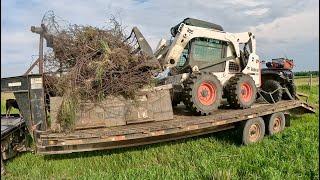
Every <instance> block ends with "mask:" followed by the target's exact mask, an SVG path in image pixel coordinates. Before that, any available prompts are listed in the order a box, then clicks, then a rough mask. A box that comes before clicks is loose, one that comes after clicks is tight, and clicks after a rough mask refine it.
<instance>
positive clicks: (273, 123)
mask: <svg viewBox="0 0 320 180" xmlns="http://www.w3.org/2000/svg"><path fill="white" fill-rule="evenodd" d="M265 122H266V131H267V134H268V135H274V134H276V133H279V132H281V131H283V130H284V127H285V125H286V118H285V116H284V114H283V113H282V112H277V113H274V114H272V115H269V116H267V117H266V120H265Z"/></svg>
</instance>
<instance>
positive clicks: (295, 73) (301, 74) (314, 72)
mask: <svg viewBox="0 0 320 180" xmlns="http://www.w3.org/2000/svg"><path fill="white" fill-rule="evenodd" d="M310 74H312V76H319V71H299V72H294V75H295V76H310Z"/></svg>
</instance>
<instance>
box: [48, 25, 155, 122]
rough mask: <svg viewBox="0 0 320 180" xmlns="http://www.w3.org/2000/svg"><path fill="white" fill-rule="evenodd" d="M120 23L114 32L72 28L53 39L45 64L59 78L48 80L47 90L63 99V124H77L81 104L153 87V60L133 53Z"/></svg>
mask: <svg viewBox="0 0 320 180" xmlns="http://www.w3.org/2000/svg"><path fill="white" fill-rule="evenodd" d="M125 38H126V36H125V35H124V33H123V29H122V28H121V26H120V25H119V23H117V22H116V21H113V26H112V28H110V29H99V28H96V27H91V26H78V25H72V26H69V27H68V28H67V29H63V30H61V31H60V32H59V33H57V34H56V35H55V36H54V38H53V48H52V52H51V53H49V54H46V56H45V65H46V67H45V68H46V69H47V71H49V72H53V71H54V72H56V74H59V75H60V76H59V77H56V78H53V77H46V78H45V84H46V85H47V90H48V91H50V92H53V91H54V92H55V93H54V94H56V95H58V96H62V97H63V101H62V105H61V108H60V111H59V114H58V120H59V121H60V122H73V120H74V118H75V117H74V116H75V112H76V110H77V104H78V101H80V100H81V101H90V102H99V101H102V100H103V99H104V98H105V97H106V96H109V95H112V96H119V95H121V96H124V97H126V98H134V95H135V92H136V91H137V90H138V89H140V88H142V87H144V86H149V85H151V84H152V80H153V78H152V73H151V70H152V69H154V67H151V66H149V63H148V61H149V60H150V59H149V57H147V56H145V55H143V54H141V53H135V54H133V53H132V52H133V50H134V49H133V47H132V46H130V45H129V44H127V43H126V42H124V40H125Z"/></svg>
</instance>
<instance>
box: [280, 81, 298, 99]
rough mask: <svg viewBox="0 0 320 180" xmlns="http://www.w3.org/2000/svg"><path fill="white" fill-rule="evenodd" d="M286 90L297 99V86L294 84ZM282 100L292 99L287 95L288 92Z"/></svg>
mask: <svg viewBox="0 0 320 180" xmlns="http://www.w3.org/2000/svg"><path fill="white" fill-rule="evenodd" d="M286 88H287V89H288V90H289V93H290V95H291V96H292V97H293V99H295V97H296V86H295V84H293V83H292V84H288V85H287V86H286ZM282 99H284V100H290V97H289V96H288V95H287V93H286V92H283V95H282Z"/></svg>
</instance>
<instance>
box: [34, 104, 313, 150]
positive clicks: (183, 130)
mask: <svg viewBox="0 0 320 180" xmlns="http://www.w3.org/2000/svg"><path fill="white" fill-rule="evenodd" d="M297 109H299V110H302V111H304V112H315V110H314V109H313V108H312V107H311V106H309V105H308V104H306V103H304V102H302V101H298V100H289V101H280V102H278V103H276V104H266V103H256V104H255V105H254V106H253V107H251V108H249V109H239V110H234V109H228V108H225V109H219V110H218V111H217V112H215V113H214V114H212V115H209V116H192V115H190V114H189V113H188V112H186V111H184V110H183V108H177V109H175V115H174V119H172V120H167V121H160V122H147V123H140V124H130V125H126V126H117V127H108V128H106V127H101V128H90V129H76V130H74V132H70V133H57V132H50V131H36V134H37V136H38V137H39V138H38V139H37V143H36V145H37V152H38V153H41V154H62V153H63V154H64V153H72V152H81V151H93V150H102V149H113V148H120V147H129V146H137V145H143V144H152V143H158V142H162V141H170V140H175V139H181V138H187V137H191V136H197V135H202V134H208V133H212V132H216V131H221V130H226V129H230V128H234V127H235V126H236V125H237V122H240V121H244V120H247V119H251V118H255V117H263V116H266V115H269V114H272V113H275V112H286V113H289V111H292V110H297Z"/></svg>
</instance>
